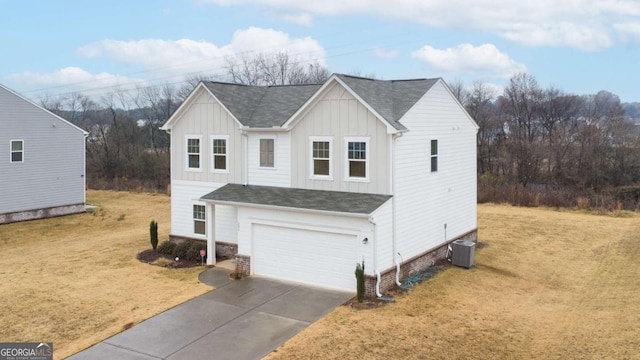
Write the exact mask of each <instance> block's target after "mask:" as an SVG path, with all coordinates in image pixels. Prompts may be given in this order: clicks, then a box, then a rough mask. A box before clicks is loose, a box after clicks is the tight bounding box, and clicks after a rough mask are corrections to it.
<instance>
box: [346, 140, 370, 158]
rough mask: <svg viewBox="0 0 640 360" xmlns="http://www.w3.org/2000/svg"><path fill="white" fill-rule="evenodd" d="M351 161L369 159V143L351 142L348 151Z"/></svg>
mask: <svg viewBox="0 0 640 360" xmlns="http://www.w3.org/2000/svg"><path fill="white" fill-rule="evenodd" d="M348 154H349V159H359V160H364V159H366V158H367V143H365V142H349V149H348Z"/></svg>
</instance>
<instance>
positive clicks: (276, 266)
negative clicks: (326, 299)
mask: <svg viewBox="0 0 640 360" xmlns="http://www.w3.org/2000/svg"><path fill="white" fill-rule="evenodd" d="M356 241H357V239H356V236H355V235H347V234H338V233H331V232H324V231H311V230H301V229H294V228H289V227H280V226H271V225H261V224H253V256H252V257H253V267H254V269H253V272H254V273H255V274H257V275H264V276H269V277H273V278H278V279H283V280H290V281H296V282H301V283H306V284H312V285H317V286H323V287H329V288H334V289H341V290H347V291H355V290H356V280H355V275H354V271H355V267H356V262H357V261H358V260H357V255H356V245H357V243H356Z"/></svg>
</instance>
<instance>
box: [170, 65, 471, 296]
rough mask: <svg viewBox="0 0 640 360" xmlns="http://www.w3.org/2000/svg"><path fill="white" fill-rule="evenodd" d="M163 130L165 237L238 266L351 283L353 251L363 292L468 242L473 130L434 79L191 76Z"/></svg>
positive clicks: (347, 286) (330, 283)
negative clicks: (262, 80)
mask: <svg viewBox="0 0 640 360" xmlns="http://www.w3.org/2000/svg"><path fill="white" fill-rule="evenodd" d="M162 129H164V130H166V131H168V132H170V133H171V218H172V221H171V236H172V238H174V239H180V238H182V239H196V240H201V241H206V242H207V245H208V246H207V248H208V253H209V254H215V252H216V251H217V252H218V253H219V254H220V253H222V254H224V255H226V256H235V257H236V262H237V266H238V269H239V270H240V271H241V272H244V273H245V274H256V275H262V276H269V277H273V278H279V279H284V280H291V281H297V282H303V283H309V284H314V285H318V286H324V287H330V288H336V289H343V290H349V291H354V290H355V276H354V270H355V266H356V263H360V262H362V261H364V263H365V273H366V274H367V277H368V280H367V292H368V294H369V295H373V294H374V293H378V294H379V292H380V291H384V290H385V289H388V288H390V287H392V286H394V283H396V282H397V279H398V278H401V277H402V276H403V275H408V274H409V273H411V272H415V271H418V270H421V269H424V268H426V267H428V266H431V265H433V262H434V261H435V260H436V259H440V258H444V257H445V256H446V252H447V245H448V244H449V243H450V242H452V241H454V240H457V239H462V238H464V239H472V240H475V239H476V234H477V221H476V218H477V215H476V133H477V129H478V127H477V125H476V124H475V122H474V121H473V119H471V117H470V116H469V115H468V114H467V112H466V111H465V110H464V108H463V107H462V106H461V104H460V103H459V102H458V101H457V99H456V98H455V97H454V96H453V95H452V93H451V91H450V89H449V88H448V86H447V85H446V84H445V83H444V81H443V80H442V79H416V80H392V81H386V80H373V79H365V78H358V77H352V76H346V75H340V74H335V75H333V76H331V77H330V78H329V79H328V80H327V81H326V82H325V83H324V84H321V85H291V86H268V87H266V86H246V85H237V84H228V83H218V82H201V83H200V84H199V85H198V86H197V87H196V88H195V89H194V91H193V92H192V93H191V94H190V96H189V97H188V98H187V99H186V100H185V102H184V103H183V105H182V106H181V107H180V108H179V109H178V110H177V111H176V112H175V113H174V114H173V116H172V117H171V118H170V119H169V120H168V121H167V122H166V123H165V124H164V125H163V127H162ZM207 262H208V263H209V264H213V263H214V262H215V256H209V257H208V258H207Z"/></svg>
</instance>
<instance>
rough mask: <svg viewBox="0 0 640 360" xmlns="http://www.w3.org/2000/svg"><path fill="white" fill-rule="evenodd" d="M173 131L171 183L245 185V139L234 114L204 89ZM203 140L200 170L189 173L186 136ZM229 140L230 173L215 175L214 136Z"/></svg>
mask: <svg viewBox="0 0 640 360" xmlns="http://www.w3.org/2000/svg"><path fill="white" fill-rule="evenodd" d="M188 101H189V103H188V104H186V105H185V106H186V108H185V109H183V111H181V115H180V118H178V119H176V122H175V125H174V126H173V127H172V128H171V180H189V181H203V182H213V183H242V182H243V179H244V175H243V174H244V161H243V156H244V155H243V154H244V149H243V148H244V139H243V135H242V134H241V133H240V127H239V125H238V123H237V122H236V120H235V119H234V118H233V117H232V116H231V114H230V113H229V112H228V111H226V110H225V109H224V107H223V106H222V105H221V104H220V103H219V102H218V101H217V100H216V99H215V98H214V97H212V96H211V95H210V94H209V93H208V92H207V91H206V90H205V89H203V88H200V89H199V90H198V93H195V94H194V95H193V97H192V98H191V99H189V100H188ZM190 135H191V136H199V137H200V170H191V169H189V170H186V164H185V163H186V156H187V155H186V152H187V150H186V140H185V139H186V136H190ZM212 135H221V136H225V135H226V136H228V137H229V138H228V140H227V141H228V143H227V172H226V173H219V172H212V170H213V169H212V166H211V159H212V156H213V155H212V152H213V150H212V144H211V136H212Z"/></svg>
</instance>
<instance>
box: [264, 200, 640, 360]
mask: <svg viewBox="0 0 640 360" xmlns="http://www.w3.org/2000/svg"><path fill="white" fill-rule="evenodd" d="M479 226H480V229H479V230H480V241H481V242H483V243H485V244H486V247H484V248H482V249H479V250H478V251H477V253H476V262H477V267H476V268H474V269H471V270H465V269H460V268H450V269H448V270H446V271H444V272H442V273H440V274H439V275H437V276H436V277H435V278H433V279H431V280H429V281H428V282H426V283H423V284H421V285H419V286H417V288H416V289H415V290H414V291H413V292H412V293H410V294H408V295H403V296H400V297H398V298H397V302H396V303H394V304H389V305H387V306H385V307H382V308H379V309H376V310H361V311H357V310H353V309H350V308H347V307H344V306H343V307H340V308H338V309H337V310H335V311H334V312H333V313H331V314H329V315H328V316H327V317H325V318H324V319H322V320H320V321H319V322H317V323H315V324H313V325H312V326H310V327H309V328H307V329H306V330H305V331H303V332H302V333H300V334H299V335H298V336H296V337H294V338H293V339H291V340H290V341H289V342H287V343H286V344H285V345H284V346H283V347H281V348H280V349H278V350H277V351H276V352H274V353H272V354H270V355H269V356H268V357H267V358H268V359H270V360H275V359H317V358H318V359H319V358H322V359H344V358H356V359H456V358H457V359H585V358H589V359H640V352H639V351H638V349H640V330H639V329H640V328H639V324H640V231H639V230H640V216H637V215H633V214H632V215H627V216H624V217H620V216H618V217H615V216H598V215H593V214H586V213H579V212H569V211H553V210H546V209H530V208H517V207H510V206H503V205H480V206H479Z"/></svg>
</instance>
